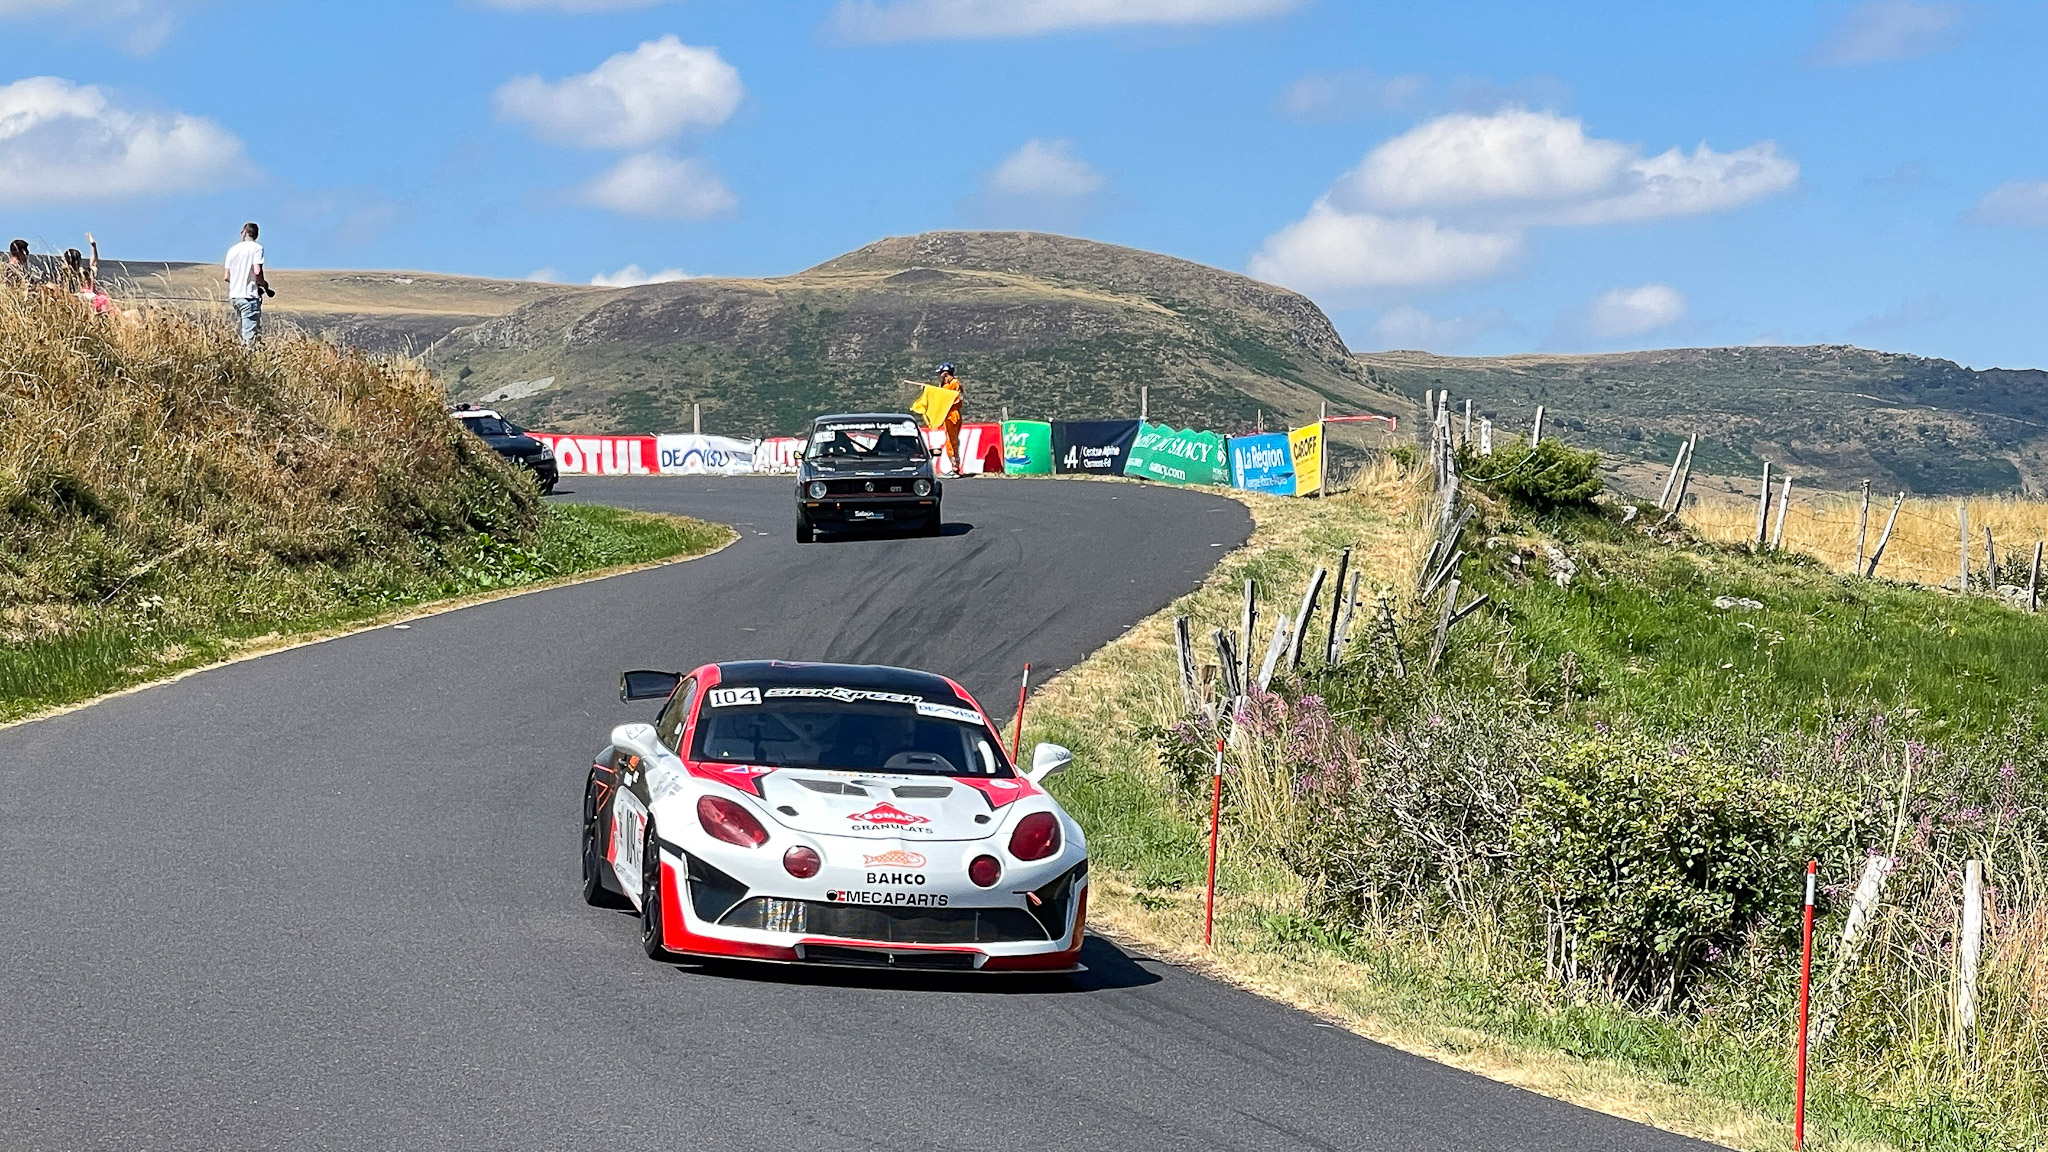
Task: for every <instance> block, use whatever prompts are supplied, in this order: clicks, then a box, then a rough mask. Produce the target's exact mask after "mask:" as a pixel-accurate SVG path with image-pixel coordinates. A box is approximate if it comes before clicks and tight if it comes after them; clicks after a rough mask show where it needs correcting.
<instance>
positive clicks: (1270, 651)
mask: <svg viewBox="0 0 2048 1152" xmlns="http://www.w3.org/2000/svg"><path fill="white" fill-rule="evenodd" d="M1288 631H1289V630H1288V627H1287V615H1286V613H1281V614H1280V615H1278V616H1275V617H1273V638H1272V639H1271V640H1268V641H1266V658H1265V660H1263V661H1262V662H1260V664H1259V691H1261V692H1264V691H1265V690H1266V685H1268V684H1271V683H1272V682H1273V669H1275V668H1277V667H1279V666H1280V656H1281V654H1282V653H1284V652H1286V651H1287V633H1288Z"/></svg>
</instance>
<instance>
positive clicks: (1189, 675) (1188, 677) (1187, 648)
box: [1173, 616, 1202, 716]
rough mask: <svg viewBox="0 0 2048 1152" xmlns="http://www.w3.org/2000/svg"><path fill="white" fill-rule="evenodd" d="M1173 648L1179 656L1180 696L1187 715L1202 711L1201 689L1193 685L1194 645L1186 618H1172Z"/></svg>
mask: <svg viewBox="0 0 2048 1152" xmlns="http://www.w3.org/2000/svg"><path fill="white" fill-rule="evenodd" d="M1173 646H1174V649H1175V650H1176V651H1177V652H1178V653H1179V654H1180V695H1181V699H1182V700H1183V701H1184V702H1185V703H1186V704H1187V706H1188V715H1190V716H1192V715H1194V714H1195V713H1197V712H1199V711H1201V710H1202V692H1201V688H1200V687H1199V686H1198V685H1197V684H1196V683H1195V645H1194V641H1193V639H1192V638H1191V637H1190V636H1189V635H1188V618H1187V617H1185V616H1175V617H1174V618H1173Z"/></svg>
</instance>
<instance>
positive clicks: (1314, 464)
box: [1287, 422, 1323, 496]
mask: <svg viewBox="0 0 2048 1152" xmlns="http://www.w3.org/2000/svg"><path fill="white" fill-rule="evenodd" d="M1287 454H1288V455H1290V456H1292V457H1294V494H1295V495H1296V496H1307V495H1310V494H1312V493H1316V492H1321V491H1322V490H1323V426H1322V424H1321V422H1317V423H1314V424H1311V425H1309V426H1308V427H1306V428H1296V429H1295V430H1294V431H1292V432H1289V433H1288V434H1287Z"/></svg>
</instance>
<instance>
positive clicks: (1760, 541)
mask: <svg viewBox="0 0 2048 1152" xmlns="http://www.w3.org/2000/svg"><path fill="white" fill-rule="evenodd" d="M1770 519H1771V462H1770V461H1769V460H1766V461H1764V487H1763V491H1761V492H1759V493H1757V497H1756V546H1757V547H1758V548H1761V547H1763V546H1764V529H1765V528H1766V527H1768V526H1769V525H1770Z"/></svg>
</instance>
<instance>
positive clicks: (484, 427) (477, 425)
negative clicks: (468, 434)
mask: <svg viewBox="0 0 2048 1152" xmlns="http://www.w3.org/2000/svg"><path fill="white" fill-rule="evenodd" d="M463 423H465V424H468V425H469V430H470V431H472V432H474V433H476V434H477V435H479V436H518V435H520V431H519V429H518V428H516V427H514V426H512V425H511V424H509V423H507V422H505V421H503V420H500V419H498V418H497V417H496V416H471V417H470V418H469V419H468V420H465V421H463Z"/></svg>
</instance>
